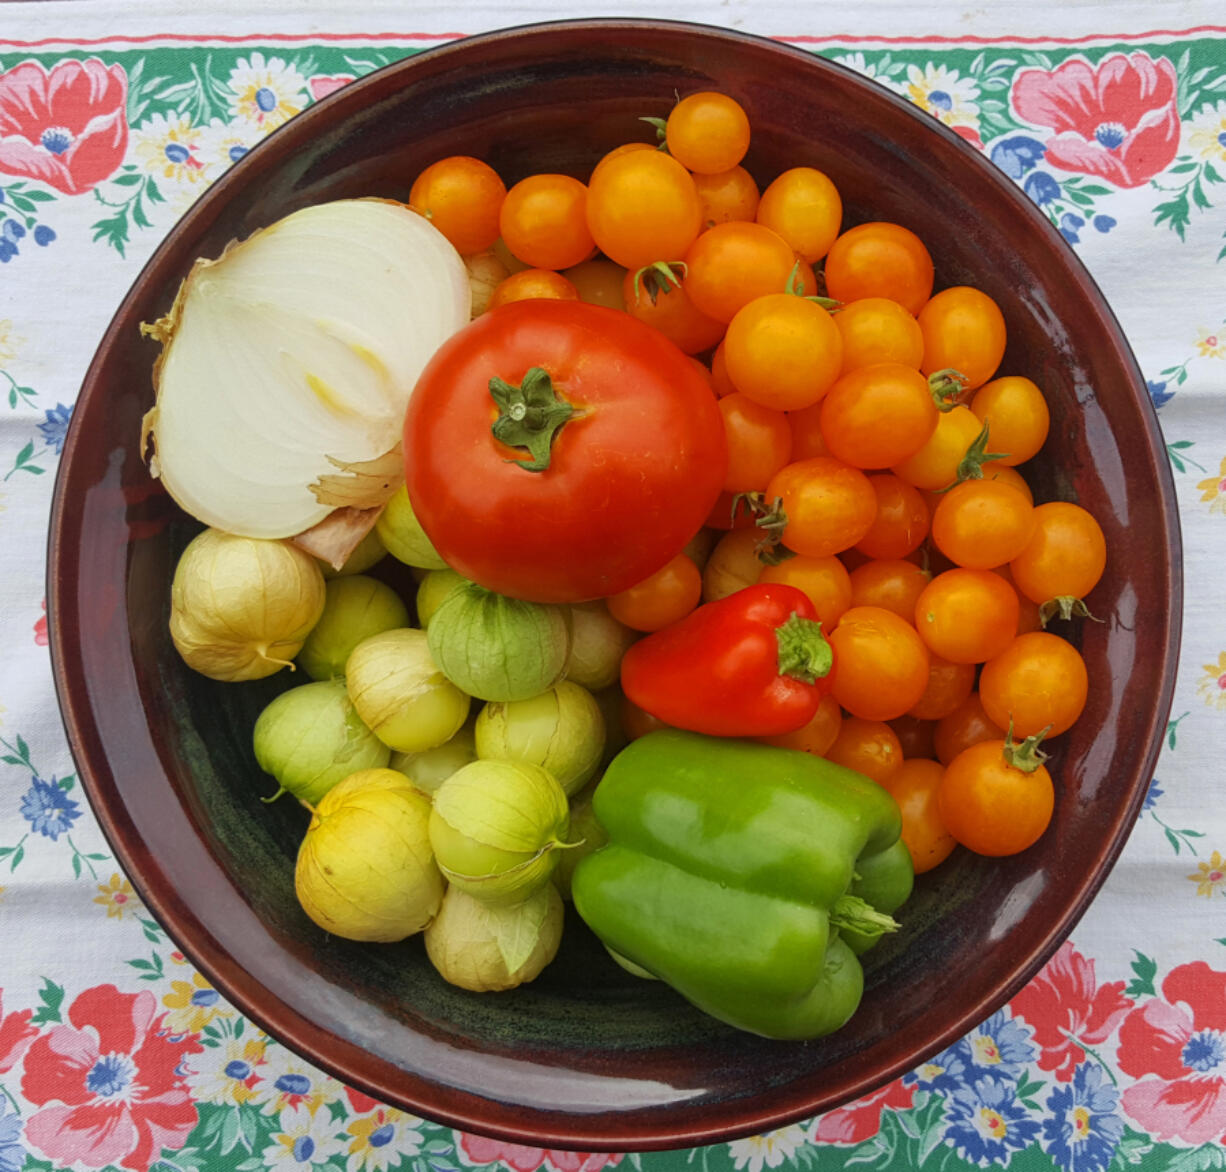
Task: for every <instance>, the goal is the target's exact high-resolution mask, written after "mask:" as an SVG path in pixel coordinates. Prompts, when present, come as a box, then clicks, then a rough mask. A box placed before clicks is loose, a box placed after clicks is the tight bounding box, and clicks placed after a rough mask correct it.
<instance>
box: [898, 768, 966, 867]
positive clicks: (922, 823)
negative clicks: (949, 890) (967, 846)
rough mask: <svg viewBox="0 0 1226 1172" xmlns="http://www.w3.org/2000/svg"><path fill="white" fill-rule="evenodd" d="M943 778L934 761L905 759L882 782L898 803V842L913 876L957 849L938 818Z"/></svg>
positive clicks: (955, 843)
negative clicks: (909, 863) (899, 834)
mask: <svg viewBox="0 0 1226 1172" xmlns="http://www.w3.org/2000/svg"><path fill="white" fill-rule="evenodd" d="M944 777H945V767H944V766H943V765H941V764H939V763H938V762H936V761H926V760H924V759H922V758H908V759H905V760H904V761H903V763H902V765H901V766H899V768H898V769H896V770H895V771H894V772H893V773H892V774H891V775H890V776H889V777H888V778H887V779H886V780H885V781H884V782H883V783H882V784H883V785H884V787H885V789H886V790H888V791H889V794H890V796H891V797H892V798H893V799H894V801H896V802H897V803H898V812H899V813H900V814H901V815H902V840H903V843H904V844H905V845H906V848H907V851H908V853H909V854H910V855H911V866H912V868H913V869H914V871H915V873H916V874H917V875H922V874H924V872H925V871H931V870H932V869H933V867H936V866H938V865H939V864H941V863H943V862H944V861H945V860H946V859H947V858H949V856H950V855H951V854H952V853H953V850H954V847H955V846H957V842H956V841H955V839H954V836H953V835H952V834H950V833H949V831H948V830H947V829H946V827H945V823H944V822H943V821H942V819H941V810H940V805H939V802H938V794H939V793H940V790H941V782H942V780H943V779H944Z"/></svg>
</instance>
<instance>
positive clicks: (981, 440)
mask: <svg viewBox="0 0 1226 1172" xmlns="http://www.w3.org/2000/svg"><path fill="white" fill-rule="evenodd" d="M1008 455H1009V453H1008V452H989V451H988V425H987V424H986V423H984V425H983V427H981V428H980V429H979V434H978V435H977V436H975V438H974V439H973V440H971V442H970V446H969V447H968V448H967V449H966V455H965V456H963V457H962V461H961V463H960V464H959V465H958V470H957V473H956V474H955V476H954V481H953V483H952V484H947V485H946V486H945V487H944V488H938V489H937V492H948V491H949V490H950V489H951V488H956V487H957V486H958V485H959V484H961V483H962V482H963V481H964V480H982V479H983V466H984V465H985V464H986V463H987V462H988V461H989V460H1003V459H1005V458H1006V457H1008Z"/></svg>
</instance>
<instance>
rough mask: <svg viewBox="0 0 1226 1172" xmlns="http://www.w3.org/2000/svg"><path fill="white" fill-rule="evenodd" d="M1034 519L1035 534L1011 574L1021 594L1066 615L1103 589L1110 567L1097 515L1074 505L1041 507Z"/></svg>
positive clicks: (1052, 503)
mask: <svg viewBox="0 0 1226 1172" xmlns="http://www.w3.org/2000/svg"><path fill="white" fill-rule="evenodd" d="M1034 519H1035V525H1034V533H1033V534H1032V535H1031V538H1030V540H1029V541H1028V542H1027V543H1026V548H1025V549H1023V550H1022V551H1021V553H1019V554H1018V555H1017V557H1015V558H1014V559H1013V560H1012V561H1011V562H1010V563H1009V569H1010V571H1011V572H1012V574H1013V582H1014V585H1015V586H1016V587H1017V588H1018V590H1019V591H1021V593H1022V594H1024V595H1025V596H1026V597H1027V598H1030V599H1033V600H1034V601H1035V602H1037V603H1039V604H1040V606H1043V605H1044V604H1053V605H1051V606H1049V608H1048V609H1050V610H1052V611H1053V612H1061V613H1062V607H1063V608H1066V609H1067V608H1068V607H1069V606H1070V605H1071V603H1072V602H1074V601H1076V600H1078V599H1084V598H1085V596H1086V595H1087V594H1089V593H1090V591H1091V590H1093V589H1094V587H1095V586H1097V585H1098V582H1099V579H1100V578H1102V576H1103V570H1104V569H1105V568H1106V565H1107V539H1106V537H1105V536H1104V535H1103V531H1102V527H1101V526H1100V525H1099V523H1098V522H1097V521H1096V520H1095V519H1094V517H1093V515H1092V514H1091V513H1089V512H1087V511H1086V510H1085V509H1083V508H1082V507H1081V506H1080V505H1075V504H1073V503H1072V502H1071V501H1049V502H1048V503H1047V504H1044V505H1038V506H1037V507H1036V508H1035V510H1034ZM1060 600H1067V601H1065V602H1063V603H1061V601H1060Z"/></svg>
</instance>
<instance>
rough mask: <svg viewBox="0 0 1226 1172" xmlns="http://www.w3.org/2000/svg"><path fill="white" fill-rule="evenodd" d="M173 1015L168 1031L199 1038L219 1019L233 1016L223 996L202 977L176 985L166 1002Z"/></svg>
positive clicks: (168, 994)
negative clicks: (208, 1026)
mask: <svg viewBox="0 0 1226 1172" xmlns="http://www.w3.org/2000/svg"><path fill="white" fill-rule="evenodd" d="M162 1004H163V1005H165V1006H166V1008H167V1009H168V1010H169V1011H170V1012H169V1013H167V1014H166V1027H167V1029H169V1030H170V1032H171V1033H174V1034H198V1033H200V1031H201V1030H202V1029H204V1027H205V1026H206V1025H208V1024H209V1022H211V1021H212V1020H213V1018H215V1017H222V1016H227V1017H228V1016H229V1012H230V1011H229V1010H228V1009H227V1008H226V1006H225V1004H224V1003H223V1002H222V1000H221V994H220V993H218V992H217V990H216V989H214V988H213V986H212V985H210V984H209V983H208V981H206V980H205V979H204V978H203V977H202V976H201V975H200V974H199V973H192V979H191V980H190V981H174V982H172V983H171V986H170V992H169V993H167V994H166V996H165V997H163V998H162Z"/></svg>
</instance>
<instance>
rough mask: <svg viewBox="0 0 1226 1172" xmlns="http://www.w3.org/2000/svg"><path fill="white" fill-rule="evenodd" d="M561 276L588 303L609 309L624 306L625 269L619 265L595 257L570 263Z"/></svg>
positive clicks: (580, 298) (622, 307)
mask: <svg viewBox="0 0 1226 1172" xmlns="http://www.w3.org/2000/svg"><path fill="white" fill-rule="evenodd" d="M562 276H564V277H565V278H566V279H567V280H568V281H569V282H570V283H571V284H572V285H574V287H575V288H576V289H577V290H578V291H579V300H580V301H586V302H587V303H588V304H589V305H604V306H606V307H608V308H609V309H625V308H626V299H625V298H624V297H623V296H622V284H623V283H624V281H625V277H626V270H625V269H623V268H622V267H621V265H619V264H614V263H613V261H611V260H604V259H603V258H601V257H597V258H596V259H594V260H584V261H580V262H579V263H578V264H577V265H571V267H570V268H568V269H565V270H564V271H563V273H562Z"/></svg>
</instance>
